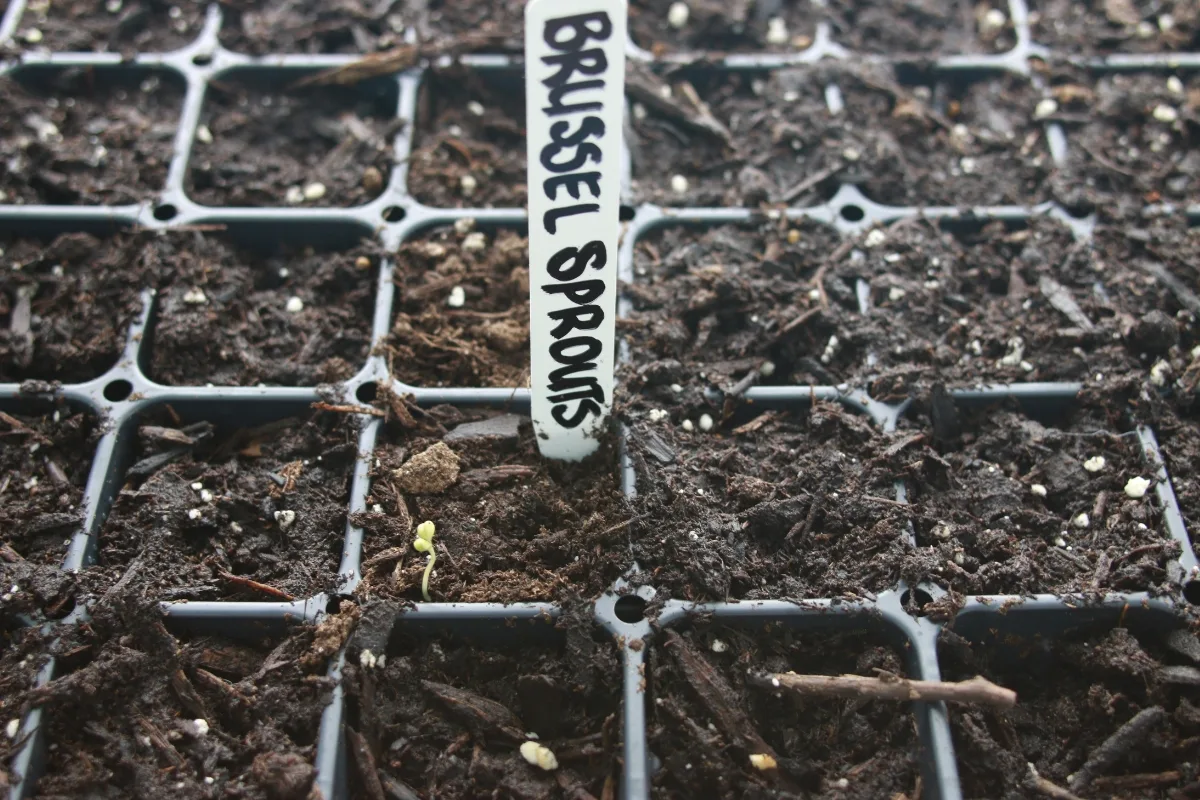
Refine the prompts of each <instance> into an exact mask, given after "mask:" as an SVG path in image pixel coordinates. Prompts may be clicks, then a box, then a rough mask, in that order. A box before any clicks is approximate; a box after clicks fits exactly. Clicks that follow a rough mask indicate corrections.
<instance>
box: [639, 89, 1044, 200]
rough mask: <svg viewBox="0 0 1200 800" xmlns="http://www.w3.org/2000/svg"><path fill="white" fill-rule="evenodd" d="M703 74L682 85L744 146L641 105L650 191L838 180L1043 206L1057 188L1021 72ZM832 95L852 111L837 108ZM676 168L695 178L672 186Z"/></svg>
mask: <svg viewBox="0 0 1200 800" xmlns="http://www.w3.org/2000/svg"><path fill="white" fill-rule="evenodd" d="M690 79H691V82H690V83H685V82H684V81H677V82H676V83H675V84H674V87H673V88H672V89H671V92H672V94H673V95H674V96H678V97H684V98H686V97H687V95H688V93H689V89H690V88H693V87H694V90H695V92H696V93H697V95H698V97H699V98H700V99H701V100H702V101H703V102H704V103H705V104H707V106H708V107H709V108H710V109H711V112H712V115H713V117H714V118H715V119H716V120H717V122H718V123H719V124H720V125H724V126H725V128H726V129H727V130H728V131H729V133H730V135H731V139H730V142H734V143H737V144H738V145H739V146H740V147H741V149H740V150H737V151H735V150H733V149H732V146H731V144H730V142H725V141H723V139H722V137H721V136H720V135H717V134H715V133H713V131H712V129H711V127H710V128H709V129H703V130H702V129H697V128H696V127H695V126H694V125H693V126H692V127H690V128H689V127H687V126H686V125H685V124H684V121H683V120H680V119H678V118H672V117H669V116H668V115H664V114H663V113H662V112H660V111H656V110H655V109H654V108H652V107H650V106H646V105H644V104H637V105H635V107H634V112H633V117H632V119H633V126H632V127H633V132H634V138H633V139H632V140H631V143H630V147H631V151H632V157H633V167H634V170H633V177H634V186H633V188H634V194H635V196H636V197H637V198H638V199H639V200H646V201H651V202H656V203H660V204H664V205H683V206H705V205H713V206H721V205H741V206H752V207H753V206H757V205H759V204H761V203H788V204H791V205H811V204H813V203H817V202H820V201H821V200H822V199H828V197H830V196H832V193H833V192H834V191H835V190H836V189H837V186H838V184H839V183H852V184H857V185H858V186H859V188H860V189H862V191H863V192H864V194H866V195H867V196H868V197H870V198H871V199H872V200H875V201H876V202H880V203H891V204H895V205H918V204H924V205H958V206H962V205H1002V204H1031V203H1036V202H1040V201H1041V200H1044V199H1046V197H1047V196H1048V191H1049V190H1048V187H1046V186H1045V185H1044V184H1045V180H1046V178H1047V176H1048V175H1049V174H1050V172H1051V169H1052V167H1053V164H1052V163H1051V160H1050V155H1049V151H1048V150H1047V147H1046V144H1045V140H1044V136H1043V133H1042V130H1041V128H1040V126H1038V125H1037V124H1035V123H1034V122H1033V120H1032V116H1033V110H1034V108H1035V106H1036V99H1035V96H1034V94H1033V92H1032V90H1031V89H1030V88H1029V87H1028V85H1027V84H1024V83H1021V82H1019V81H1016V80H1008V81H993V82H988V83H969V84H939V85H937V86H929V85H916V86H908V85H902V84H900V83H898V82H897V81H896V80H895V79H894V77H892V76H891V75H890V74H889V73H888V72H886V71H884V70H882V69H869V68H864V69H858V68H856V69H851V70H845V69H842V70H833V69H830V68H827V67H819V68H815V69H814V68H797V69H792V70H782V71H777V72H774V73H772V74H771V75H769V76H767V75H724V76H715V75H712V74H707V75H706V74H701V73H697V74H695V75H692V76H690ZM830 85H834V86H836V87H837V92H836V96H835V95H834V93H833V92H827V90H826V87H827V86H830ZM827 94H828V95H829V96H827ZM836 97H840V101H839V100H837V99H836ZM830 102H835V103H836V102H840V103H841V106H842V107H841V108H840V110H836V111H834V110H831V109H835V108H836V106H831V105H830ZM693 119H694V117H693ZM677 175H678V176H682V177H683V178H685V179H686V188H684V187H676V186H673V185H672V184H673V179H674V177H675V176H677ZM681 189H682V191H681Z"/></svg>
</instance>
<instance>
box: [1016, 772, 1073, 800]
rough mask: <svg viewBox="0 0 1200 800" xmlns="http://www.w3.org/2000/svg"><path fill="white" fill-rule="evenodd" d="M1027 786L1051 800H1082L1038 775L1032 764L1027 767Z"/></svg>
mask: <svg viewBox="0 0 1200 800" xmlns="http://www.w3.org/2000/svg"><path fill="white" fill-rule="evenodd" d="M1029 785H1030V786H1032V787H1033V790H1034V791H1035V792H1037V793H1038V794H1040V795H1043V796H1045V797H1049V798H1052V800H1083V799H1082V798H1081V797H1079V796H1078V795H1076V794H1072V793H1071V792H1068V791H1067V790H1066V789H1064V788H1062V787H1061V786H1059V785H1058V784H1057V783H1054V782H1053V781H1051V780H1048V779H1046V778H1043V777H1042V776H1041V775H1038V771H1037V770H1036V769H1034V766H1033V764H1030V765H1029Z"/></svg>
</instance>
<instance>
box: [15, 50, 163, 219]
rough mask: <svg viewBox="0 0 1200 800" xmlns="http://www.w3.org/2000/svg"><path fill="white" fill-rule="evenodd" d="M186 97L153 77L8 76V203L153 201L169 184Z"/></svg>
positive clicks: (86, 74)
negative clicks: (183, 103) (179, 122)
mask: <svg viewBox="0 0 1200 800" xmlns="http://www.w3.org/2000/svg"><path fill="white" fill-rule="evenodd" d="M25 78H28V79H29V80H25ZM182 100H183V89H182V86H181V85H180V84H179V83H178V82H177V81H175V80H172V79H170V78H167V77H165V76H164V77H160V76H159V75H156V74H153V73H146V72H141V73H138V77H137V78H136V79H134V80H130V79H128V78H126V79H124V80H114V79H113V78H112V77H111V73H107V72H105V71H103V70H99V71H94V72H93V71H90V70H89V71H77V72H56V73H53V75H52V76H51V77H50V79H49V80H46V79H44V78H43V79H42V80H40V81H37V82H34V76H33V75H32V74H31V73H17V74H16V77H15V78H14V77H9V78H5V79H3V80H2V81H0V142H3V145H2V149H3V150H4V152H5V153H6V154H7V157H6V159H5V163H4V166H3V168H2V169H0V195H2V198H0V200H2V202H4V203H11V204H17V205H31V204H46V205H84V204H86V205H93V204H106V205H119V204H125V203H137V202H142V201H145V200H149V199H151V198H153V197H154V196H155V194H157V193H158V192H159V191H161V190H162V187H163V184H164V183H165V182H166V177H167V168H168V166H169V164H170V160H171V153H172V146H173V141H174V136H175V128H176V124H177V121H178V117H179V113H180V107H181V104H182Z"/></svg>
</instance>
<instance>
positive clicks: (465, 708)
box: [421, 681, 525, 742]
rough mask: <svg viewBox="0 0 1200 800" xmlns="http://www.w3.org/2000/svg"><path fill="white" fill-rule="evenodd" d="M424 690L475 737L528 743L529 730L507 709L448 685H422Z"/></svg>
mask: <svg viewBox="0 0 1200 800" xmlns="http://www.w3.org/2000/svg"><path fill="white" fill-rule="evenodd" d="M421 686H422V687H423V688H424V689H425V691H426V692H428V693H429V694H430V695H432V696H433V697H434V698H436V699H437V700H438V702H439V703H441V704H442V706H444V707H445V708H446V709H447V710H448V711H449V712H450V713H451V714H453V715H454V716H455V717H457V718H458V719H459V721H460V722H462V723H463V724H464V725H466V727H467V728H468V729H469V730H470V731H471V733H472V734H474V735H475V736H489V735H492V736H494V735H497V734H498V735H500V736H501V737H502V738H505V739H509V740H511V741H516V742H520V741H524V739H525V726H524V725H523V724H522V723H521V720H520V718H518V717H517V715H516V714H514V713H513V712H512V711H510V710H509V709H508V707H507V706H504V705H502V704H500V703H497V702H496V701H495V700H491V699H489V698H487V697H482V696H480V695H477V694H475V693H474V692H469V691H467V690H466V689H459V688H457V687H455V686H448V685H446V684H444V683H435V682H434V681H421Z"/></svg>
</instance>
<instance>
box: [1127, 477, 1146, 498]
mask: <svg viewBox="0 0 1200 800" xmlns="http://www.w3.org/2000/svg"><path fill="white" fill-rule="evenodd" d="M1150 483H1151V481H1150V480H1149V479H1147V478H1143V477H1141V476H1140V475H1139V476H1138V477H1136V478H1130V479H1129V480H1128V481H1126V482H1125V494H1126V495H1127V496H1128V497H1132V498H1133V499H1134V500H1141V499H1142V498H1143V497H1145V496H1146V491H1147V490H1148V489H1149V488H1150Z"/></svg>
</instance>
